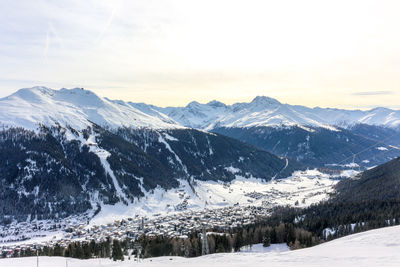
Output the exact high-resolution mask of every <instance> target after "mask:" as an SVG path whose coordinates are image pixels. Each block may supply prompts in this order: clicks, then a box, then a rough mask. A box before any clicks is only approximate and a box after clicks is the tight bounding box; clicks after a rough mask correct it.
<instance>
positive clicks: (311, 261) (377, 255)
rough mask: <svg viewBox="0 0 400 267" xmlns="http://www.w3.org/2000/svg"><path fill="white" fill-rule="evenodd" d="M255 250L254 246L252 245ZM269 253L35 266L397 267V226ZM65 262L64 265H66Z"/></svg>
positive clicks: (21, 262) (14, 263) (45, 260)
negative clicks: (302, 247) (303, 247)
mask: <svg viewBox="0 0 400 267" xmlns="http://www.w3.org/2000/svg"><path fill="white" fill-rule="evenodd" d="M256 246H257V245H256ZM275 246H278V247H276V248H275V247H272V248H271V249H269V250H265V251H262V250H259V249H255V251H253V252H251V251H246V252H239V253H221V254H212V255H206V256H202V257H197V258H181V257H159V258H151V259H145V260H142V261H141V262H139V263H137V262H133V261H132V260H125V261H123V262H113V261H111V260H109V259H101V260H99V259H91V260H77V259H66V258H61V257H52V258H51V257H40V258H39V266H41V267H54V266H68V267H95V266H96V267H97V266H109V267H125V266H142V267H153V266H163V267H184V266H191V267H202V266H207V267H212V266H220V267H235V266H246V267H250V266H276V267H278V266H296V267H299V266H335V267H337V266H340V267H347V266H349V267H350V266H363V267H368V266H400V253H399V249H400V226H393V227H386V228H381V229H377V230H371V231H368V232H363V233H358V234H354V235H350V236H347V237H343V238H339V239H336V240H333V241H330V242H327V243H324V244H321V245H318V246H315V247H312V248H307V249H300V250H295V251H287V250H286V249H284V247H283V246H282V245H279V244H278V245H275ZM66 261H68V262H66ZM0 266H7V267H25V266H36V258H35V257H30V258H11V259H0Z"/></svg>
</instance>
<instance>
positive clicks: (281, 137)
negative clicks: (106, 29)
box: [213, 124, 400, 169]
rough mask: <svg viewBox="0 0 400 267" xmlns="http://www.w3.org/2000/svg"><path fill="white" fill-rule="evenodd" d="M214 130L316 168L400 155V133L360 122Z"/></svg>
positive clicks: (381, 160) (375, 162)
mask: <svg viewBox="0 0 400 267" xmlns="http://www.w3.org/2000/svg"><path fill="white" fill-rule="evenodd" d="M213 132H215V133H219V134H223V135H226V136H229V137H232V138H235V139H238V140H240V141H242V142H246V143H248V144H252V145H254V146H256V147H258V148H260V149H263V150H265V151H269V152H271V153H273V154H277V155H281V156H283V157H289V158H293V159H296V160H298V161H301V162H303V163H305V164H308V165H310V166H315V167H326V168H356V169H358V168H359V167H360V168H361V169H365V168H368V167H371V166H376V165H379V164H382V163H384V162H387V161H389V160H391V159H393V158H395V157H398V156H400V132H399V131H396V130H393V129H391V128H385V127H381V126H373V125H366V124H357V125H354V126H351V127H347V128H340V127H336V130H334V131H333V130H330V129H328V128H325V127H312V126H308V127H307V128H305V127H302V126H292V127H272V126H270V127H263V126H258V127H232V128H228V127H223V128H215V129H213Z"/></svg>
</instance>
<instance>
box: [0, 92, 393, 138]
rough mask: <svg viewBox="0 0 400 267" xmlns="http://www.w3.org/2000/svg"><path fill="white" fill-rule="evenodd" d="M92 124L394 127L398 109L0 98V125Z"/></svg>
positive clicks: (53, 95) (262, 101)
mask: <svg viewBox="0 0 400 267" xmlns="http://www.w3.org/2000/svg"><path fill="white" fill-rule="evenodd" d="M91 122H94V123H96V124H98V125H100V126H108V127H111V128H116V127H123V126H126V127H133V128H135V127H141V128H151V129H171V128H183V127H190V128H197V129H203V130H211V129H213V128H216V127H253V126H274V127H291V126H298V127H301V128H303V129H305V130H308V131H313V130H312V129H311V128H308V127H307V126H313V127H324V128H327V129H330V130H334V131H335V130H337V129H336V126H342V127H347V126H351V125H354V124H357V123H365V124H371V125H381V126H385V127H394V128H397V127H400V110H391V109H387V108H375V109H371V110H366V111H362V110H344V109H332V108H319V107H316V108H308V107H304V106H298V105H289V104H282V103H280V102H279V101H278V100H276V99H273V98H269V97H265V96H258V97H256V98H254V100H253V101H252V102H250V103H236V104H233V105H225V104H223V103H221V102H218V101H215V100H214V101H211V102H209V103H207V104H200V103H198V102H195V101H193V102H191V103H190V104H188V105H187V106H186V107H167V108H161V107H156V106H153V105H148V104H144V103H133V102H124V101H122V100H110V99H108V98H102V97H99V96H97V95H96V94H95V93H93V92H91V91H88V90H83V89H82V88H74V89H65V88H63V89H60V90H53V89H49V88H46V87H32V88H24V89H20V90H19V91H17V92H16V93H14V94H12V95H10V96H8V97H5V98H2V99H0V126H6V127H10V126H18V127H24V128H27V129H32V130H35V129H37V128H38V124H39V123H42V124H45V125H54V124H55V123H60V124H62V125H67V124H68V125H70V126H71V127H73V128H75V129H77V130H79V129H83V128H86V127H87V126H88V125H90V124H91Z"/></svg>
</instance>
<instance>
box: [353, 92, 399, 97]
mask: <svg viewBox="0 0 400 267" xmlns="http://www.w3.org/2000/svg"><path fill="white" fill-rule="evenodd" d="M392 94H394V92H393V91H364V92H355V93H352V95H357V96H374V95H392Z"/></svg>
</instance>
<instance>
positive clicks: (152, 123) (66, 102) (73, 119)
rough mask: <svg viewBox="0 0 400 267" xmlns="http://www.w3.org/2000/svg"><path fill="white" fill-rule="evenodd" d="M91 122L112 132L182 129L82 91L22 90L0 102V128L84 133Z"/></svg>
mask: <svg viewBox="0 0 400 267" xmlns="http://www.w3.org/2000/svg"><path fill="white" fill-rule="evenodd" d="M91 122H93V123H96V124H98V125H100V126H108V127H112V128H114V127H122V126H127V127H133V128H139V127H145V128H152V129H170V128H182V127H181V126H179V125H178V124H177V123H175V122H174V121H172V120H171V119H169V118H167V117H166V116H164V115H159V116H154V115H151V114H146V113H144V112H142V111H140V110H139V109H137V108H135V107H133V106H132V105H131V104H129V103H125V102H123V101H112V100H109V99H107V98H101V97H99V96H97V95H96V94H94V93H93V92H91V91H87V90H83V89H81V88H74V89H64V88H63V89H61V90H52V89H49V88H46V87H33V88H25V89H21V90H19V91H17V92H16V93H14V94H12V95H10V96H8V97H5V98H2V99H0V125H5V126H17V127H23V128H27V129H32V130H34V129H37V128H38V124H39V123H42V124H45V125H48V126H50V125H54V124H56V123H59V124H61V125H63V126H65V125H69V126H71V127H72V128H74V129H84V128H86V127H87V126H89V125H91V124H92V123H91Z"/></svg>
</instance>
